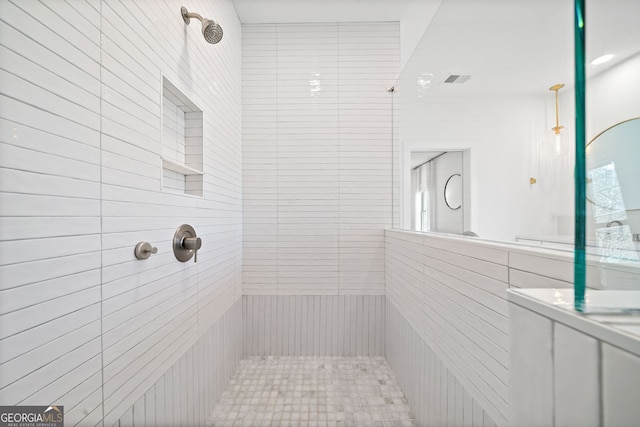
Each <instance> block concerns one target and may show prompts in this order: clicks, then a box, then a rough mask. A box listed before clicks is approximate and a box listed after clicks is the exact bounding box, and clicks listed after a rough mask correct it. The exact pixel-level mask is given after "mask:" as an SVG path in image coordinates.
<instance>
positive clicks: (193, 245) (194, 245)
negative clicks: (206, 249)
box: [182, 237, 202, 251]
mask: <svg viewBox="0 0 640 427" xmlns="http://www.w3.org/2000/svg"><path fill="white" fill-rule="evenodd" d="M182 247H183V248H186V249H194V250H196V251H197V250H198V249H200V248H201V247H202V239H201V238H199V237H185V238H184V240H183V241H182Z"/></svg>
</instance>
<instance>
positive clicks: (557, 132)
mask: <svg viewBox="0 0 640 427" xmlns="http://www.w3.org/2000/svg"><path fill="white" fill-rule="evenodd" d="M563 87H564V84H562V83H559V84H557V85H553V86H551V87H550V88H549V90H552V91H554V92H555V93H556V125H555V126H554V127H552V128H551V130H552V131H553V133H554V134H555V152H556V154H557V155H561V154H564V153H563V146H562V136H561V135H560V131H561V130H562V129H563V128H564V126H560V119H559V114H558V91H559V90H560V89H562V88H563Z"/></svg>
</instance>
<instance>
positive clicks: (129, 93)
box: [0, 0, 242, 425]
mask: <svg viewBox="0 0 640 427" xmlns="http://www.w3.org/2000/svg"><path fill="white" fill-rule="evenodd" d="M181 5H182V4H181V3H180V2H177V1H173V0H168V1H165V2H161V3H154V4H153V5H151V4H149V3H148V2H143V1H131V2H125V3H123V2H119V1H111V0H103V1H99V0H86V1H84V0H71V1H68V2H61V1H60V2H31V1H28V2H23V1H15V2H10V1H3V2H1V3H0V8H1V15H2V21H1V22H0V31H1V34H2V37H1V41H2V47H1V49H2V68H3V69H2V71H0V73H1V74H0V92H1V93H2V95H1V98H0V120H1V122H0V123H1V128H0V129H1V134H0V135H1V141H0V150H1V153H0V174H1V185H2V192H1V193H0V215H1V216H2V220H1V221H2V222H1V228H0V241H1V242H0V253H1V262H0V264H1V266H0V293H1V294H2V295H0V301H1V302H0V340H1V342H0V348H1V349H2V350H1V352H0V378H1V383H0V404H2V405H15V404H37V405H42V404H49V403H58V404H61V405H64V406H65V412H66V416H67V420H66V421H67V424H68V425H75V424H77V423H81V424H89V423H91V424H92V425H94V424H97V423H99V422H101V420H103V418H104V422H105V423H107V424H108V425H112V424H113V423H114V421H116V420H117V419H118V418H119V417H120V416H121V415H122V414H123V413H124V412H125V411H127V410H128V409H129V408H131V407H132V406H133V404H134V403H135V402H136V401H137V400H138V399H139V398H140V397H141V396H143V395H144V393H145V392H146V391H147V390H148V389H149V387H151V386H153V385H154V383H156V381H157V380H158V379H159V378H160V377H161V376H163V375H164V374H165V371H166V370H167V369H169V368H171V367H172V366H173V365H174V362H176V361H177V360H179V359H180V358H181V357H182V356H183V355H184V354H185V352H186V351H187V350H188V349H189V348H191V347H192V345H194V344H195V343H196V342H198V340H199V338H200V337H201V336H203V335H204V334H205V333H207V331H208V330H209V329H210V327H212V325H214V324H216V322H217V321H218V319H219V318H220V317H221V316H223V315H224V314H225V313H226V312H227V311H228V309H229V308H230V307H232V306H233V305H234V304H235V303H236V302H237V301H238V299H239V297H240V294H241V277H242V276H241V274H242V272H241V270H242V254H241V251H242V249H241V238H242V228H241V223H242V210H241V209H242V208H241V203H242V198H241V191H242V181H241V167H242V165H241V155H242V153H241V121H240V116H241V106H240V93H241V92H240V90H241V81H240V74H241V71H240V66H241V59H240V48H241V41H240V39H241V31H240V23H239V21H238V19H237V16H236V14H235V11H234V9H233V6H232V4H231V3H230V2H229V1H219V2H216V3H214V4H212V3H210V2H204V1H198V2H195V3H194V4H192V5H191V6H190V7H192V8H193V9H194V10H195V11H197V12H200V13H202V14H203V15H205V16H208V17H211V18H213V19H215V20H217V21H218V22H220V23H221V25H222V26H223V27H224V31H225V37H224V39H223V40H222V42H221V43H220V44H218V45H215V46H213V45H209V44H207V43H206V42H205V41H204V40H203V38H202V35H201V32H200V28H199V24H198V23H197V22H196V23H195V25H191V26H189V27H186V26H185V25H184V23H183V21H182V18H181V16H180V6H181ZM163 73H164V74H165V75H166V76H167V77H168V78H169V79H170V80H171V81H172V82H175V83H176V85H178V86H179V87H180V88H181V90H182V91H183V92H185V94H186V95H187V96H189V97H190V98H191V99H192V100H193V101H194V102H196V103H197V104H198V105H199V106H201V107H202V109H203V110H204V134H205V137H204V138H205V148H204V150H205V151H204V158H205V160H204V163H205V166H204V174H205V177H204V197H202V198H199V197H191V196H186V195H182V196H181V195H176V194H169V193H163V192H162V191H161V186H160V183H161V166H160V165H161V162H160V153H161V141H160V134H161V121H160V117H161V108H160V103H161V99H162V97H161V92H160V90H161V87H162V80H161V76H162V74H163ZM182 223H190V224H192V225H193V226H194V227H195V229H196V231H197V232H198V233H199V235H200V236H201V237H202V239H203V248H202V250H201V251H200V252H199V254H198V263H197V264H194V263H193V261H191V262H189V263H185V264H182V263H179V262H178V261H177V260H176V259H175V257H174V255H173V253H172V249H171V244H170V242H171V239H172V237H173V233H174V231H175V229H176V228H177V227H178V225H180V224H182ZM139 241H149V242H150V243H151V244H152V245H153V246H156V247H157V248H158V254H156V255H153V256H151V258H149V259H148V260H146V261H139V260H136V259H135V258H134V256H133V248H134V246H135V245H136V243H138V242H139ZM103 397H104V400H103Z"/></svg>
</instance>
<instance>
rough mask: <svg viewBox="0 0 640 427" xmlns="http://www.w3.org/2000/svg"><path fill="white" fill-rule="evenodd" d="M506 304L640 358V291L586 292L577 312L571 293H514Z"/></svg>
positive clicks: (529, 291) (510, 293) (560, 290)
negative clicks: (580, 310) (548, 319)
mask: <svg viewBox="0 0 640 427" xmlns="http://www.w3.org/2000/svg"><path fill="white" fill-rule="evenodd" d="M507 294H508V299H509V301H510V302H512V303H514V304H517V305H520V306H522V307H524V308H527V309H529V310H531V311H534V312H536V313H538V314H540V315H542V316H545V317H548V318H550V319H552V320H554V321H557V322H560V323H564V324H565V325H567V326H570V327H572V328H574V329H577V330H580V331H582V332H584V333H585V334H588V335H592V336H594V337H596V338H598V339H600V340H602V341H606V342H608V343H610V344H613V345H616V346H618V347H620V348H622V349H624V350H627V351H629V352H631V353H634V354H636V355H638V356H640V290H637V291H636V290H628V291H626V290H625V291H616V290H591V289H589V290H587V293H586V295H585V301H586V306H587V310H586V311H585V312H584V313H580V312H577V311H576V310H575V309H574V305H573V289H514V288H511V289H509V291H508V292H507Z"/></svg>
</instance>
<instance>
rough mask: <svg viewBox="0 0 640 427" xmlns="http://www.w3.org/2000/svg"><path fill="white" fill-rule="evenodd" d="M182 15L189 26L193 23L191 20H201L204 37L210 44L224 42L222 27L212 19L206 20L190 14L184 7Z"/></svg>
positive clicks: (181, 10)
mask: <svg viewBox="0 0 640 427" xmlns="http://www.w3.org/2000/svg"><path fill="white" fill-rule="evenodd" d="M180 13H182V19H183V20H184V22H185V23H186V24H187V25H189V22H191V18H196V19H199V20H200V22H201V23H202V35H203V36H204V39H205V40H206V41H207V42H208V43H211V44H216V43H218V42H219V41H220V40H222V27H221V26H220V25H219V24H218V23H217V22H215V21H212V20H211V19H204V18H202V16H200V15H198V14H197V13H189V12H188V11H187V8H186V7H184V6H182V7H181V8H180Z"/></svg>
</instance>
